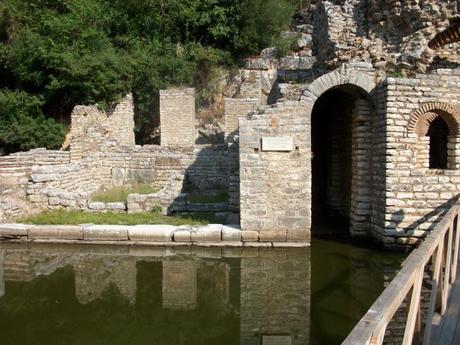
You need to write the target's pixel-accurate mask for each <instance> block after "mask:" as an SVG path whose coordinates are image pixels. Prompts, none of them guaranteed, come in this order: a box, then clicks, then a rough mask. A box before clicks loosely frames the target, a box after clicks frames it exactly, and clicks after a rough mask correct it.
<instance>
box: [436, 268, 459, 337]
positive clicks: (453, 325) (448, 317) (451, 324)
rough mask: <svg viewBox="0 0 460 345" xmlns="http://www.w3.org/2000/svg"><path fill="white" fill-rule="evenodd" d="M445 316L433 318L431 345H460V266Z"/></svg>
mask: <svg viewBox="0 0 460 345" xmlns="http://www.w3.org/2000/svg"><path fill="white" fill-rule="evenodd" d="M457 268H458V269H457V278H456V279H455V283H454V285H453V286H452V292H451V295H450V298H449V304H448V305H447V310H446V313H445V314H444V316H443V317H442V318H441V317H440V316H439V314H438V315H437V317H434V318H433V323H432V325H433V326H432V329H431V330H432V333H431V338H430V345H460V266H457Z"/></svg>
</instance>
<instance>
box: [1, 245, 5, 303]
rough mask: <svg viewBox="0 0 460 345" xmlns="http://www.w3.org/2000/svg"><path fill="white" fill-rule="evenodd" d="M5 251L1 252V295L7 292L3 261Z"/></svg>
mask: <svg viewBox="0 0 460 345" xmlns="http://www.w3.org/2000/svg"><path fill="white" fill-rule="evenodd" d="M4 257H5V253H4V252H0V297H2V296H3V295H4V294H5V276H4V273H3V272H4V268H3V261H4Z"/></svg>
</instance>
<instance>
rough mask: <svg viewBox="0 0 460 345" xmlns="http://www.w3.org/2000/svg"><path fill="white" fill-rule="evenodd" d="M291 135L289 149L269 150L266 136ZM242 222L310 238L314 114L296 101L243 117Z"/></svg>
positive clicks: (292, 237)
mask: <svg viewBox="0 0 460 345" xmlns="http://www.w3.org/2000/svg"><path fill="white" fill-rule="evenodd" d="M281 136H288V137H290V138H292V139H293V145H292V147H291V148H288V149H287V150H286V151H283V150H281V151H278V150H277V149H276V148H275V149H272V150H268V149H265V148H264V147H263V146H262V145H261V140H262V138H263V137H281ZM239 145H240V207H241V226H242V228H243V229H246V230H260V231H261V232H260V236H261V238H262V237H264V236H269V237H272V236H273V237H277V238H278V237H279V238H280V239H281V240H285V239H286V238H287V239H288V240H289V241H295V240H306V239H307V238H309V229H310V201H311V200H310V199H309V195H310V189H311V175H310V174H309V171H310V158H311V157H310V155H311V153H310V135H309V117H308V116H306V114H305V109H302V107H299V104H298V103H297V102H285V103H278V104H277V106H276V107H270V108H267V109H266V110H265V113H264V114H260V115H253V116H250V117H248V118H242V119H241V120H240V141H239Z"/></svg>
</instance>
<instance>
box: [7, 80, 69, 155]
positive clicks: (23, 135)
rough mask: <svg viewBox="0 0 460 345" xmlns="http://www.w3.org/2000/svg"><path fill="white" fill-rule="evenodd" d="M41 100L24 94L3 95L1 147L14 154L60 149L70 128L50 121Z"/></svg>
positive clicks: (52, 120) (21, 92) (13, 92)
mask: <svg viewBox="0 0 460 345" xmlns="http://www.w3.org/2000/svg"><path fill="white" fill-rule="evenodd" d="M42 105H43V101H42V99H41V98H40V97H36V96H31V95H29V94H27V93H25V92H23V91H9V90H6V89H5V90H3V91H0V143H2V144H3V145H4V146H6V147H7V148H9V149H10V150H17V149H20V150H28V149H31V148H35V147H48V148H52V149H56V148H59V147H60V145H61V143H62V141H63V140H64V136H65V132H66V128H65V126H64V125H63V124H61V123H58V122H56V121H55V120H54V119H52V118H46V117H45V116H44V115H43V114H42V112H41V107H42Z"/></svg>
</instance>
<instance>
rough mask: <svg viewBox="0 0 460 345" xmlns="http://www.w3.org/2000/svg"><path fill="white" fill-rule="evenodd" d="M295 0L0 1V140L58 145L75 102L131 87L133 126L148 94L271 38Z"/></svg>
mask: <svg viewBox="0 0 460 345" xmlns="http://www.w3.org/2000/svg"><path fill="white" fill-rule="evenodd" d="M296 2H297V1H293V0H189V1H183V0H3V1H2V2H0V146H3V147H6V148H7V149H8V150H10V151H12V150H17V149H29V148H32V147H37V146H46V147H48V148H57V147H59V146H60V144H61V142H62V140H63V136H64V134H65V124H66V123H67V121H68V119H69V114H70V112H71V110H72V109H73V107H74V106H75V105H76V104H94V103H97V104H99V106H101V107H105V106H107V105H108V104H110V103H111V102H114V101H116V100H117V99H119V97H120V96H122V95H124V94H126V93H128V92H130V91H132V92H133V94H134V97H135V102H136V120H137V121H136V122H137V130H140V128H141V127H142V126H143V125H144V124H145V123H146V122H148V121H149V114H150V110H151V109H152V107H153V106H154V104H153V102H154V99H153V94H154V92H155V90H158V89H159V88H164V87H167V86H168V85H174V84H176V85H178V84H185V85H193V84H194V83H197V81H199V83H200V84H201V87H203V84H205V83H206V80H204V81H203V78H204V79H206V76H209V75H211V70H212V69H213V68H214V67H215V66H221V65H232V64H235V63H236V62H237V61H238V59H239V58H241V57H244V56H247V55H250V54H254V53H257V52H259V51H260V50H261V49H262V48H264V47H267V46H270V45H271V44H272V43H273V42H275V40H277V39H278V38H279V33H280V31H281V30H283V29H284V28H285V27H286V26H287V25H288V24H289V22H290V19H291V17H292V15H293V13H294V10H295V5H296Z"/></svg>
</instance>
